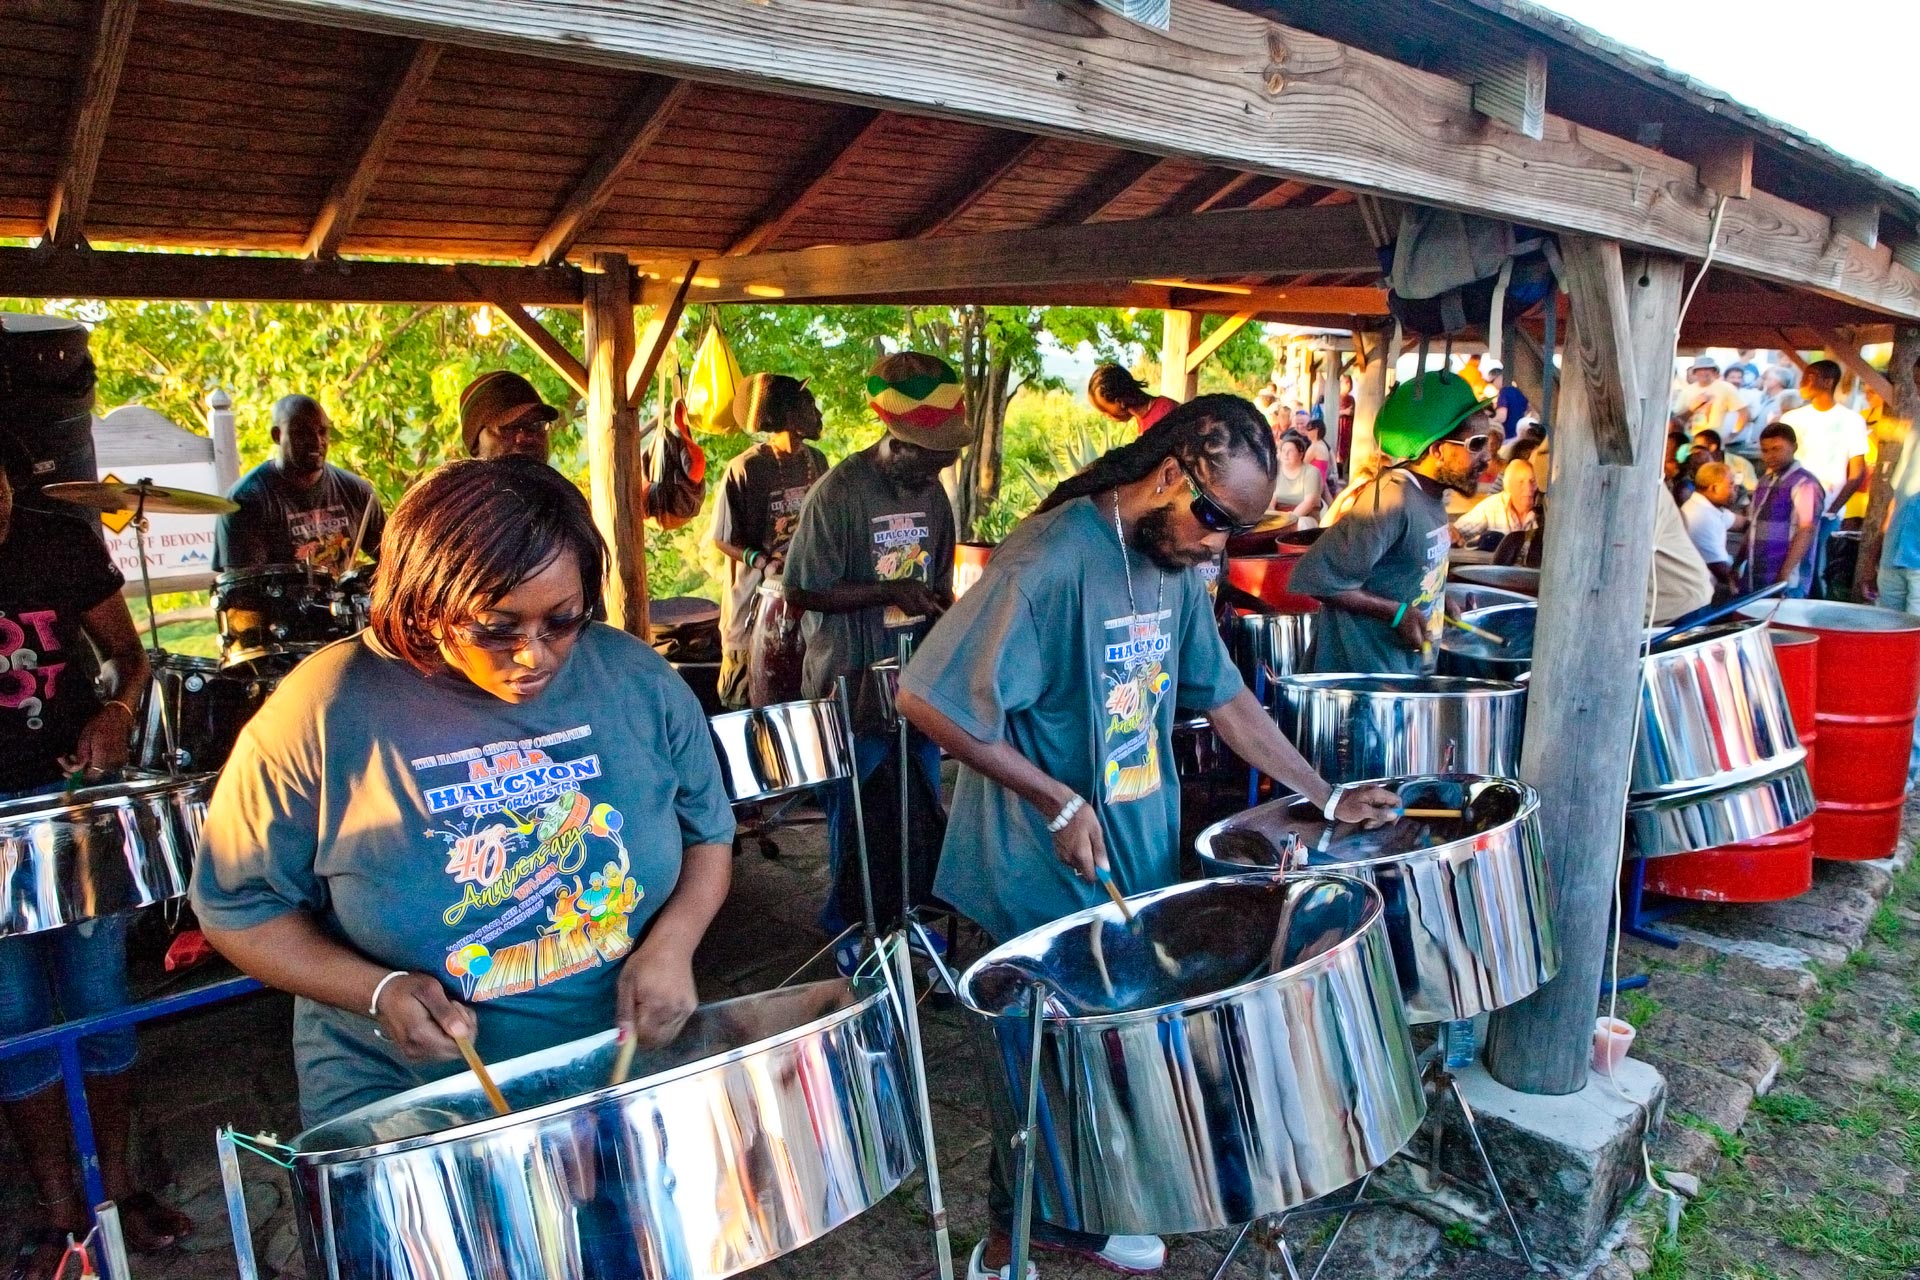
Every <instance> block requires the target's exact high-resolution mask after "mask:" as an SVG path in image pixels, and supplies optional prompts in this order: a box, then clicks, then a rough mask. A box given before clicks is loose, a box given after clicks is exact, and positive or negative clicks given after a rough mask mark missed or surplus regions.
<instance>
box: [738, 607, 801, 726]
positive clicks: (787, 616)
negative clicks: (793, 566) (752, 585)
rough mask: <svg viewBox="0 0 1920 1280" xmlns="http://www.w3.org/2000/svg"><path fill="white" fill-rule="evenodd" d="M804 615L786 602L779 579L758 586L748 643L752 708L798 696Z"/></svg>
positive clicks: (767, 705)
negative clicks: (801, 631) (801, 626)
mask: <svg viewBox="0 0 1920 1280" xmlns="http://www.w3.org/2000/svg"><path fill="white" fill-rule="evenodd" d="M805 616H806V611H805V610H803V609H801V608H799V607H798V606H797V605H794V604H793V603H792V602H790V601H789V600H788V599H787V595H786V588H785V586H784V585H783V584H782V583H781V580H780V579H779V578H769V579H767V580H766V581H765V582H763V583H761V584H760V589H759V591H758V592H757V593H756V594H755V596H754V610H753V631H752V633H751V638H750V639H749V641H748V643H747V701H748V702H749V703H751V704H752V705H753V706H756V707H772V706H778V705H780V704H781V703H785V702H792V701H794V700H795V699H797V698H798V697H799V696H800V681H801V674H800V669H801V664H802V663H803V662H804V660H805V659H806V656H807V644H806V640H805V639H804V638H803V637H802V636H801V634H800V620H801V619H802V618H804V617H805Z"/></svg>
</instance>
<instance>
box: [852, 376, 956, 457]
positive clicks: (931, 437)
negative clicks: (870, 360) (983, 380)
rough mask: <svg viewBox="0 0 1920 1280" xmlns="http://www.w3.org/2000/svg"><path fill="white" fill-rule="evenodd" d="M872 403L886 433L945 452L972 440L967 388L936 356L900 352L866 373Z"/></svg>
mask: <svg viewBox="0 0 1920 1280" xmlns="http://www.w3.org/2000/svg"><path fill="white" fill-rule="evenodd" d="M867 397H868V403H869V404H871V405H872V406H873V413H874V416H875V417H877V418H879V419H880V421H881V422H883V423H884V424H886V428H887V434H888V435H890V436H892V437H893V438H894V439H896V440H905V441H906V442H907V443H908V444H917V445H919V446H920V447H921V448H923V449H935V450H939V451H941V452H943V453H945V452H953V451H954V450H958V449H964V448H966V446H967V445H968V444H969V443H970V442H971V441H972V439H973V436H972V433H971V432H970V431H969V430H968V429H967V404H966V389H965V388H964V387H963V386H961V384H960V375H959V374H957V373H955V372H954V371H953V367H952V366H951V365H949V364H948V363H947V362H946V361H945V360H942V359H941V358H940V357H938V356H930V355H925V354H922V353H921V352H918V351H901V352H898V353H896V354H894V355H890V356H888V357H886V358H885V359H883V360H882V361H880V363H878V364H876V365H874V366H873V369H872V370H871V371H870V372H869V373H868V374H867Z"/></svg>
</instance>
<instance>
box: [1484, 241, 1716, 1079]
mask: <svg viewBox="0 0 1920 1280" xmlns="http://www.w3.org/2000/svg"><path fill="white" fill-rule="evenodd" d="M1582 239H1583V238H1582V237H1568V239H1567V240H1566V241H1563V242H1562V248H1563V250H1565V249H1566V248H1567V246H1568V243H1569V242H1573V243H1576V244H1577V247H1576V248H1575V249H1574V254H1575V256H1578V257H1580V258H1581V259H1582V260H1583V261H1584V262H1585V263H1586V264H1587V265H1588V267H1589V270H1586V271H1583V272H1582V273H1581V274H1580V275H1579V276H1577V277H1576V287H1577V288H1588V289H1595V290H1598V291H1601V294H1602V297H1601V299H1600V300H1595V299H1592V298H1588V299H1584V300H1583V299H1582V298H1581V297H1580V296H1579V294H1578V293H1576V294H1575V295H1574V307H1573V316H1574V319H1573V325H1574V331H1573V332H1572V333H1570V334H1569V335H1568V343H1567V347H1568V350H1569V351H1582V352H1592V351H1596V350H1605V349H1618V350H1619V351H1621V352H1622V353H1624V354H1625V358H1626V359H1627V360H1628V361H1629V362H1630V364H1629V367H1630V368H1632V369H1633V370H1636V371H1637V375H1638V376H1637V377H1636V379H1635V385H1636V386H1637V388H1638V391H1637V393H1636V394H1634V395H1632V396H1628V395H1627V394H1626V391H1625V389H1624V388H1622V387H1620V386H1618V385H1615V386H1613V387H1610V388H1608V387H1601V386H1597V385H1596V383H1599V382H1601V381H1603V380H1608V379H1617V378H1618V376H1619V369H1620V368H1621V366H1619V365H1615V364H1612V363H1609V362H1600V361H1594V360H1588V359H1583V360H1581V361H1580V362H1579V363H1577V364H1570V367H1569V370H1568V374H1567V381H1566V385H1565V387H1564V388H1563V389H1562V391H1561V395H1560V409H1561V414H1560V418H1559V421H1558V422H1557V423H1556V424H1555V430H1554V435H1553V439H1554V451H1553V502H1554V508H1555V510H1558V511H1562V512H1565V513H1568V518H1566V519H1560V520H1554V521H1551V522H1550V523H1549V524H1548V526H1547V540H1546V548H1545V558H1544V561H1543V563H1542V565H1541V575H1540V616H1539V622H1538V624H1537V627H1536V639H1535V642H1534V649H1533V652H1534V662H1533V690H1532V692H1531V693H1530V694H1529V695H1528V698H1527V726H1526V737H1525V745H1524V746H1523V748H1522V754H1521V757H1520V776H1521V778H1522V779H1524V780H1525V781H1526V782H1527V783H1528V784H1530V785H1531V786H1532V787H1534V788H1535V789H1536V790H1537V791H1538V792H1539V793H1540V817H1541V824H1542V826H1543V828H1544V829H1545V830H1547V831H1551V832H1552V833H1553V838H1552V840H1551V841H1550V842H1549V844H1548V862H1549V866H1550V868H1551V871H1552V876H1553V891H1554V893H1553V898H1554V903H1555V915H1554V920H1555V924H1556V926H1557V930H1558V934H1559V942H1560V973H1559V976H1557V977H1556V978H1554V980H1553V981H1552V982H1549V983H1548V984H1547V985H1546V986H1545V987H1543V988H1541V989H1540V990H1539V991H1537V992H1535V993H1534V994H1533V995H1532V996H1529V997H1528V998H1527V999H1525V1000H1523V1001H1521V1002H1520V1003H1519V1004H1516V1005H1512V1006H1509V1007H1508V1008H1506V1009H1502V1010H1500V1011H1499V1012H1498V1013H1496V1014H1494V1015H1493V1024H1492V1028H1491V1031H1490V1034H1489V1036H1488V1041H1487V1069H1488V1070H1489V1071H1490V1072H1491V1073H1492V1074H1493V1076H1494V1078H1495V1079H1497V1080H1499V1081H1500V1082H1501V1083H1502V1084H1505V1085H1507V1086H1509V1087H1510V1088H1513V1089H1517V1090H1519V1091H1521V1092H1522V1093H1545V1094H1566V1093H1575V1092H1578V1091H1579V1090H1580V1089H1582V1088H1584V1087H1585V1085H1586V1083H1587V1060H1588V1058H1589V1056H1590V1055H1591V1053H1592V1042H1593V1019H1594V1012H1595V1008H1596V1003H1597V999H1598V996H1599V991H1600V981H1601V978H1602V975H1603V974H1604V973H1605V965H1606V953H1607V943H1608V928H1607V925H1608V921H1609V919H1610V918H1611V913H1612V909H1613V893H1614V883H1615V879H1616V877H1617V875H1618V871H1619V864H1618V859H1619V854H1620V841H1621V838H1622V831H1623V827H1624V824H1625V820H1626V793H1627V781H1628V775H1629V773H1630V771H1631V767H1632V758H1633V739H1634V732H1635V728H1636V725H1637V722H1638V712H1639V706H1640V641H1641V634H1642V633H1641V628H1642V627H1643V626H1644V625H1645V622H1646V616H1645V607H1646V596H1647V578H1648V572H1649V569H1650V567H1651V565H1652V560H1653V527H1654V514H1655V513H1654V504H1655V503H1656V502H1668V501H1671V499H1670V498H1668V497H1667V495H1666V494H1665V493H1663V492H1662V491H1661V484H1660V479H1661V476H1660V472H1661V459H1662V457H1663V452H1662V448H1661V444H1662V441H1663V439H1664V438H1665V436H1666V429H1667V388H1668V382H1669V378H1670V370H1671V369H1672V364H1673V352H1674V338H1673V335H1674V329H1675V326H1676V325H1677V323H1678V321H1679V313H1680V292H1681V276H1682V270H1681V268H1682V264H1681V262H1680V261H1679V260H1678V259H1674V258H1665V257H1645V258H1642V257H1639V256H1638V255H1635V256H1634V258H1633V259H1632V260H1631V261H1629V262H1628V263H1626V264H1625V269H1624V271H1623V270H1622V266H1623V264H1622V262H1621V257H1620V249H1619V246H1618V245H1617V244H1607V245H1595V244H1591V243H1578V242H1580V241H1581V240H1582ZM1607 296H1613V297H1617V298H1622V299H1624V305H1623V307H1622V309H1621V310H1622V312H1623V315H1622V319H1624V321H1625V322H1626V325H1627V328H1626V329H1625V331H1624V332H1619V333H1615V334H1613V335H1611V336H1610V338H1609V339H1608V340H1605V341H1602V340H1600V339H1598V338H1597V336H1596V335H1594V334H1593V333H1591V332H1581V330H1582V329H1585V328H1587V327H1589V326H1591V325H1594V324H1596V323H1605V320H1604V317H1605V316H1607V315H1608V314H1609V312H1610V310H1611V308H1610V307H1609V306H1607V305H1602V304H1603V303H1604V300H1605V298H1606V297H1607ZM1601 413H1622V414H1623V419H1622V420H1620V421H1616V422H1614V423H1611V424H1602V423H1600V422H1599V421H1597V420H1596V419H1597V416H1598V415H1599V414H1601ZM1622 436H1624V437H1626V438H1627V440H1628V443H1629V445H1630V449H1629V453H1630V456H1631V457H1632V458H1633V459H1634V461H1633V462H1632V463H1631V464H1630V465H1626V466H1620V465H1611V464H1609V463H1608V462H1607V461H1606V460H1605V458H1604V456H1603V453H1602V449H1603V447H1604V445H1605V442H1606V441H1608V440H1615V439H1618V438H1620V437H1622Z"/></svg>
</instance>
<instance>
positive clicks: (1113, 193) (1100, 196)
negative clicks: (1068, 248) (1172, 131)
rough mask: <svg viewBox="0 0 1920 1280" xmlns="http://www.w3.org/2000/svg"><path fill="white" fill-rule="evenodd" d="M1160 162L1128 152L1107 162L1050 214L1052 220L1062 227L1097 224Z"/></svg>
mask: <svg viewBox="0 0 1920 1280" xmlns="http://www.w3.org/2000/svg"><path fill="white" fill-rule="evenodd" d="M1163 163H1164V162H1163V161H1162V160H1160V159H1159V158H1157V157H1155V156H1148V155H1141V154H1139V153H1138V152H1128V153H1126V154H1125V155H1122V156H1120V157H1119V158H1118V159H1116V160H1113V161H1110V162H1109V163H1108V164H1107V165H1106V166H1105V167H1104V168H1102V169H1101V170H1100V171H1099V172H1098V173H1096V174H1094V175H1093V176H1092V177H1091V178H1088V179H1087V180H1086V181H1085V182H1084V183H1082V184H1081V185H1080V189H1079V190H1077V191H1075V192H1074V193H1073V198H1072V199H1071V200H1069V201H1067V204H1066V207H1065V208H1063V209H1061V210H1060V212H1059V213H1058V214H1056V215H1054V221H1056V222H1058V223H1060V224H1061V225H1063V226H1064V225H1066V224H1069V223H1075V222H1098V221H1100V220H1101V219H1102V218H1104V217H1105V216H1106V215H1107V214H1109V213H1111V212H1113V210H1114V208H1115V207H1116V206H1117V205H1119V203H1120V202H1121V201H1122V200H1124V199H1126V197H1127V195H1128V193H1129V192H1131V191H1132V190H1133V189H1134V188H1135V187H1137V186H1139V185H1140V184H1141V183H1142V182H1144V181H1145V180H1146V179H1147V177H1148V175H1150V174H1151V173H1153V171H1154V170H1155V169H1158V168H1159V167H1160V166H1161V164H1163Z"/></svg>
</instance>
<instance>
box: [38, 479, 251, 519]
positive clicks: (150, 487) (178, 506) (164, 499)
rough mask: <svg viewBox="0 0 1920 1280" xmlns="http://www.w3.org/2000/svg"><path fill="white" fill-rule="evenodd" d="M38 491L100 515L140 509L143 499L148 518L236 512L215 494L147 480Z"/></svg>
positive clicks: (68, 485) (55, 486)
mask: <svg viewBox="0 0 1920 1280" xmlns="http://www.w3.org/2000/svg"><path fill="white" fill-rule="evenodd" d="M40 492H42V493H44V494H46V495H47V496H48V497H49V498H56V499H58V500H59V501H61V502H71V503H72V504H73V505H74V506H76V507H86V508H87V509H88V510H90V511H99V512H103V513H104V512H110V511H128V512H131V511H135V510H140V509H142V503H141V498H142V497H143V496H144V497H145V499H146V502H145V506H144V509H145V511H146V513H147V514H148V515H162V516H223V515H226V514H227V513H228V512H229V511H238V510H239V509H240V505H239V504H238V503H235V502H229V501H227V500H226V499H225V498H223V497H221V496H220V495H219V494H216V493H200V492H198V491H196V490H193V489H170V488H168V487H167V486H166V485H160V484H155V483H153V482H152V481H151V480H141V481H138V482H137V483H134V484H126V483H124V482H113V483H109V482H106V481H94V480H70V481H67V482H66V483H64V484H50V485H48V486H47V487H46V488H44V489H42V490H41V491H40Z"/></svg>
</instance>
